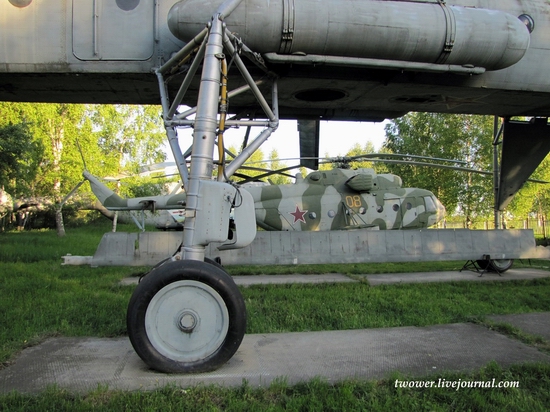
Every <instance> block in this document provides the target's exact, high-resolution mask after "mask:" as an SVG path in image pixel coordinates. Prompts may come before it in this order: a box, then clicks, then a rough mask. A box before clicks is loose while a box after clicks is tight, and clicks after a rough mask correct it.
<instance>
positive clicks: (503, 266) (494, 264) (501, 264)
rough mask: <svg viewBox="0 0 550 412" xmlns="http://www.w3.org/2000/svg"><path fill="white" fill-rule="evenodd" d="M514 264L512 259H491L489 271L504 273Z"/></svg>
mask: <svg viewBox="0 0 550 412" xmlns="http://www.w3.org/2000/svg"><path fill="white" fill-rule="evenodd" d="M513 264H514V260H513V259H493V260H491V267H490V268H491V269H492V270H493V271H495V272H500V273H502V272H506V271H507V270H508V269H510V268H511V267H512V265H513Z"/></svg>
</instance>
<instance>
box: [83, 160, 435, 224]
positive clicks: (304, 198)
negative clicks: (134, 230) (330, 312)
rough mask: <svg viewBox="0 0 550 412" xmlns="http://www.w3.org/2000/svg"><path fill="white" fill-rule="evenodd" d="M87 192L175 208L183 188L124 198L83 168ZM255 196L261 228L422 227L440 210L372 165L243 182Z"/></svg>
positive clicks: (113, 200) (113, 205)
mask: <svg viewBox="0 0 550 412" xmlns="http://www.w3.org/2000/svg"><path fill="white" fill-rule="evenodd" d="M83 175H84V177H85V178H86V179H87V180H88V181H90V184H91V186H92V191H93V192H94V194H95V195H96V196H97V198H98V199H99V200H100V201H101V203H103V205H104V206H105V207H106V208H107V209H109V210H113V211H115V210H150V211H156V210H180V209H182V207H184V206H185V199H186V196H185V193H179V194H176V195H171V196H149V197H140V198H131V199H123V198H121V197H120V196H118V195H117V194H116V193H114V192H113V191H112V190H111V189H109V188H108V187H107V186H105V185H104V184H103V183H101V182H100V181H99V179H97V178H96V177H94V176H92V175H91V174H90V173H88V172H84V174H83ZM242 187H243V188H244V189H245V190H247V191H248V192H249V193H250V194H251V195H252V197H253V199H254V204H255V212H256V223H257V225H258V226H259V227H261V228H263V229H265V230H286V231H291V230H296V231H308V230H310V231H327V230H349V229H363V228H372V229H380V230H392V229H422V228H427V227H429V226H433V225H435V224H437V223H438V222H439V221H441V220H442V219H443V217H444V215H445V207H444V206H443V205H442V204H441V202H440V201H439V200H438V199H437V197H436V196H435V195H434V194H433V193H432V192H430V191H429V190H425V189H418V188H404V187H403V184H402V181H401V178H400V177H399V176H396V175H393V174H377V173H376V172H375V171H374V170H373V169H357V170H349V169H341V168H335V169H332V170H327V171H314V172H311V173H310V174H308V175H307V176H306V177H305V178H304V177H302V175H301V174H298V175H297V176H296V182H295V183H293V184H283V185H270V184H258V183H245V184H243V185H242Z"/></svg>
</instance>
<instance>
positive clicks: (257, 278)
mask: <svg viewBox="0 0 550 412" xmlns="http://www.w3.org/2000/svg"><path fill="white" fill-rule="evenodd" d="M233 280H234V281H235V283H236V284H237V285H239V286H244V287H246V286H251V285H281V284H285V283H349V282H357V281H356V280H354V279H351V278H350V277H348V276H346V275H342V274H341V273H326V274H323V275H300V274H293V275H250V276H233ZM138 281H139V278H138V277H131V278H124V279H122V280H121V281H120V284H121V285H137V284H138Z"/></svg>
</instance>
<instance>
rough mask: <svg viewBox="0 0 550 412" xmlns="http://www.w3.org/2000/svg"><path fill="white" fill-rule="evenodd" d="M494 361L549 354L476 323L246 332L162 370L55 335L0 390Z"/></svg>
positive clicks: (108, 342)
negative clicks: (174, 369)
mask: <svg viewBox="0 0 550 412" xmlns="http://www.w3.org/2000/svg"><path fill="white" fill-rule="evenodd" d="M490 361H496V362H497V363H498V364H500V365H502V366H503V367H506V366H509V365H512V364H518V363H523V362H545V363H550V356H549V355H547V354H544V353H542V352H540V351H537V350H536V349H535V348H533V347H530V346H527V345H525V344H523V343H521V342H518V341H516V340H513V339H510V338H508V337H506V336H504V335H502V334H499V333H497V332H494V331H490V330H489V329H487V328H484V327H482V326H479V325H474V324H451V325H437V326H428V327H400V328H381V329H368V330H347V331H325V332H305V333H274V334H255V335H246V336H245V338H244V340H243V343H242V345H241V347H240V348H239V350H238V351H237V353H236V354H235V356H234V357H233V358H232V359H231V360H230V361H229V362H228V363H227V364H226V365H224V366H222V367H221V368H220V369H218V370H217V371H215V372H211V373H204V374H196V375H167V374H162V373H157V372H154V371H152V370H150V369H148V368H147V367H146V366H145V364H144V363H143V362H142V361H141V359H139V357H138V356H137V355H136V353H135V352H134V350H133V349H132V346H131V344H130V342H129V340H128V339H127V338H117V339H99V338H54V339H49V340H47V341H46V342H44V343H42V344H41V345H38V346H36V347H32V348H28V349H25V350H24V351H23V352H22V353H21V355H20V356H19V358H18V359H17V360H16V362H15V363H14V364H13V365H12V366H10V367H8V368H5V369H3V370H1V371H0V393H8V392H10V391H19V392H21V393H38V392H40V391H41V390H43V389H45V388H46V387H48V386H49V385H54V384H55V385H57V386H59V387H61V388H65V389H67V390H69V391H73V392H80V393H84V392H87V391H90V390H94V389H96V388H97V387H98V385H107V386H108V387H109V388H110V389H120V390H152V389H156V388H158V387H162V386H164V385H166V384H173V385H177V386H180V387H189V386H192V385H196V384H205V385H209V384H217V385H221V386H238V385H240V384H241V383H242V381H243V379H246V380H248V382H249V383H250V384H251V385H254V386H257V385H260V386H267V385H269V384H270V383H271V382H272V381H273V380H274V379H276V378H278V377H285V378H286V379H287V382H288V383H289V384H295V383H297V382H300V381H305V380H310V379H312V378H314V377H322V378H324V379H326V380H327V381H329V382H337V381H341V380H345V379H350V378H359V379H380V378H385V377H388V375H389V374H391V373H392V372H394V371H400V372H402V373H404V374H406V375H408V376H411V377H414V376H426V375H430V374H436V373H440V372H442V371H473V370H477V369H478V368H479V367H481V366H483V365H485V364H487V363H488V362H490Z"/></svg>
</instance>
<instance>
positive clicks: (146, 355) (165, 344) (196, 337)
mask: <svg viewBox="0 0 550 412" xmlns="http://www.w3.org/2000/svg"><path fill="white" fill-rule="evenodd" d="M126 323H127V327H128V335H129V337H130V342H131V343H132V346H133V347H134V349H135V351H136V352H137V354H138V355H139V356H140V357H141V359H143V361H144V362H145V363H146V364H147V365H149V366H150V367H151V368H153V369H156V370H158V371H161V372H168V373H197V372H208V371H212V370H214V369H217V368H218V367H220V366H221V365H223V364H224V363H226V362H227V361H228V360H229V359H231V357H232V356H233V355H234V353H235V352H236V351H237V349H238V348H239V346H240V344H241V342H242V339H243V337H244V333H245V330H246V308H245V304H244V299H243V297H242V295H241V293H240V291H239V289H238V288H237V285H235V283H234V282H233V279H231V277H230V276H229V275H228V274H227V273H226V272H225V271H223V270H222V269H220V268H218V267H217V266H215V265H212V264H209V263H205V262H199V261H191V260H184V261H175V262H168V263H165V264H164V265H162V266H161V267H159V268H158V269H156V270H155V273H154V274H151V276H147V277H146V278H144V279H143V281H142V282H141V283H140V284H139V285H138V287H137V288H136V290H135V291H134V294H133V295H132V297H131V299H130V303H129V305H128V312H127V317H126Z"/></svg>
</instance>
